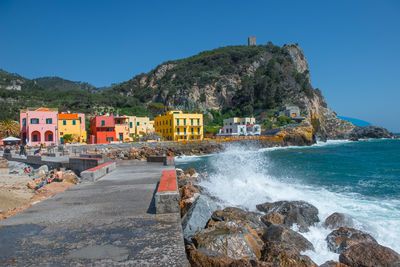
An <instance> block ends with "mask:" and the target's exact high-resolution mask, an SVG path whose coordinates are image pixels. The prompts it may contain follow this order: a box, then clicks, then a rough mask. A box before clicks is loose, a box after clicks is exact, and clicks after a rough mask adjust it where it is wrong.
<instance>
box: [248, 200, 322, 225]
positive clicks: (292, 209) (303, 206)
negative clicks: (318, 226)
mask: <svg viewBox="0 0 400 267" xmlns="http://www.w3.org/2000/svg"><path fill="white" fill-rule="evenodd" d="M256 207H257V209H258V210H260V211H263V212H267V213H269V212H274V211H275V212H277V213H279V214H281V215H283V216H284V220H283V225H285V226H287V227H291V226H292V225H293V224H297V225H298V226H299V231H300V232H307V231H308V230H309V229H308V227H309V226H312V225H314V224H315V223H317V222H319V218H318V209H317V208H316V207H315V206H313V205H311V204H310V203H307V202H305V201H277V202H272V203H270V202H266V203H264V204H259V205H257V206H256Z"/></svg>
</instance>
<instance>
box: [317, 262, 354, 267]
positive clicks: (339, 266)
mask: <svg viewBox="0 0 400 267" xmlns="http://www.w3.org/2000/svg"><path fill="white" fill-rule="evenodd" d="M319 267H348V265H346V264H343V263H340V262H337V261H327V262H325V263H323V264H321V265H320V266H319Z"/></svg>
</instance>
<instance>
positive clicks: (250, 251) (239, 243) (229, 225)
mask: <svg viewBox="0 0 400 267" xmlns="http://www.w3.org/2000/svg"><path fill="white" fill-rule="evenodd" d="M192 241H193V244H194V245H195V246H196V248H205V249H208V250H212V251H215V252H217V253H221V254H223V255H226V256H228V257H230V258H233V259H242V258H246V259H259V258H260V257H261V249H262V247H263V242H262V240H261V239H260V237H259V236H258V234H257V232H256V231H254V229H252V228H250V227H249V225H247V224H237V223H235V222H224V221H220V222H216V223H214V224H213V225H212V226H211V227H207V228H206V229H203V230H201V231H200V232H198V233H196V234H195V235H194V236H193V238H192Z"/></svg>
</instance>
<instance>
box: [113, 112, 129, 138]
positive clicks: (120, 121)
mask: <svg viewBox="0 0 400 267" xmlns="http://www.w3.org/2000/svg"><path fill="white" fill-rule="evenodd" d="M114 122H115V123H114V125H115V136H116V140H115V141H121V142H128V141H130V138H129V127H128V118H127V117H124V116H122V117H118V116H117V117H114Z"/></svg>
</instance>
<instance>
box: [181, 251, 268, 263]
mask: <svg viewBox="0 0 400 267" xmlns="http://www.w3.org/2000/svg"><path fill="white" fill-rule="evenodd" d="M187 255H188V260H189V262H190V265H191V266H192V267H242V266H243V267H272V266H273V265H272V264H270V263H267V262H262V261H258V260H254V259H239V260H237V259H233V258H230V257H227V256H225V255H224V254H221V253H218V252H215V251H212V250H209V249H204V248H199V249H192V248H191V249H188V250H187Z"/></svg>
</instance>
